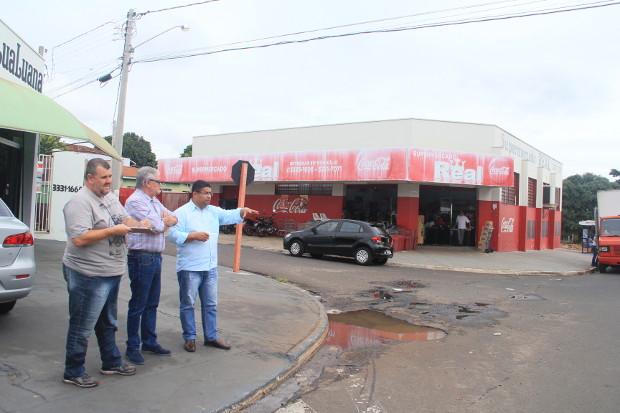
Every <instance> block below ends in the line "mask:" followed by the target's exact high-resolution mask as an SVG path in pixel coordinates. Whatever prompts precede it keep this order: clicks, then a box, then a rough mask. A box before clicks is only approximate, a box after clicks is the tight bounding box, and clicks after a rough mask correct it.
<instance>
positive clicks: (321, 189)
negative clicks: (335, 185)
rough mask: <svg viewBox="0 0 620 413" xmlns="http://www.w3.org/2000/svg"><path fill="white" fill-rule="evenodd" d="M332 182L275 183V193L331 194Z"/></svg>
mask: <svg viewBox="0 0 620 413" xmlns="http://www.w3.org/2000/svg"><path fill="white" fill-rule="evenodd" d="M331 194H332V184H329V183H320V182H317V183H310V182H298V183H285V184H276V195H331Z"/></svg>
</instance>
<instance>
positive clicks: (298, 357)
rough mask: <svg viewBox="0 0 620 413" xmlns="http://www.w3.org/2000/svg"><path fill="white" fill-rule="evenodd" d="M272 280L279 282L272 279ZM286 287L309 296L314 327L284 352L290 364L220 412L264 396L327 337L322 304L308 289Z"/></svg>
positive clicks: (238, 408) (229, 412)
mask: <svg viewBox="0 0 620 413" xmlns="http://www.w3.org/2000/svg"><path fill="white" fill-rule="evenodd" d="M273 282H279V281H276V280H273ZM286 285H287V286H288V287H290V288H292V289H295V290H297V291H299V292H301V293H302V294H304V295H307V296H309V297H310V299H311V301H310V302H312V303H313V304H314V305H315V312H316V313H317V314H318V318H317V320H316V323H315V324H314V328H313V329H312V330H311V331H310V333H309V334H308V335H307V336H306V337H305V338H304V339H303V340H301V341H300V342H299V343H297V344H296V345H294V346H293V347H291V348H290V349H289V350H288V351H287V352H286V357H287V358H288V360H289V361H290V362H291V365H290V366H289V367H287V368H284V369H282V371H280V372H279V373H278V374H277V375H276V377H274V378H273V379H271V380H270V381H268V382H267V383H265V384H264V385H263V386H260V387H259V388H257V389H255V390H253V391H252V392H250V394H248V395H247V396H246V397H244V398H243V399H241V400H239V401H237V402H235V403H234V404H232V405H230V406H228V407H225V408H222V409H220V410H218V412H222V413H236V412H240V411H241V410H242V409H244V408H246V407H248V406H249V405H252V404H254V403H255V402H256V401H258V400H260V399H261V398H262V397H264V396H265V395H266V394H267V393H268V392H269V391H271V390H273V389H274V388H276V387H278V386H279V385H280V384H281V383H282V382H283V381H285V380H286V379H288V378H289V377H290V376H292V375H293V374H294V373H295V372H296V371H297V370H298V369H299V368H300V367H301V366H302V365H303V364H304V363H305V362H306V361H308V360H309V359H310V358H311V357H312V356H313V355H314V353H315V352H316V351H317V350H318V349H319V348H320V347H321V345H322V344H323V341H325V338H326V337H327V333H328V332H329V328H328V327H329V323H328V318H327V312H326V310H325V307H324V306H323V304H322V303H321V302H320V301H319V300H318V299H317V298H315V297H313V296H312V295H311V294H310V293H309V292H308V291H306V290H304V289H303V288H300V287H296V286H294V285H291V284H286Z"/></svg>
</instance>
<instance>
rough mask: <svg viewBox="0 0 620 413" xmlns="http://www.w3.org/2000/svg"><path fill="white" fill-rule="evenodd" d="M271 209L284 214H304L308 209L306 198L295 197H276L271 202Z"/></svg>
mask: <svg viewBox="0 0 620 413" xmlns="http://www.w3.org/2000/svg"><path fill="white" fill-rule="evenodd" d="M273 211H274V212H276V213H277V212H282V213H285V214H304V213H306V212H307V211H308V200H307V199H305V198H295V199H294V200H292V201H289V200H288V199H283V198H278V199H276V201H275V202H274V203H273Z"/></svg>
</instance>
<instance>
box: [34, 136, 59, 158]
mask: <svg viewBox="0 0 620 413" xmlns="http://www.w3.org/2000/svg"><path fill="white" fill-rule="evenodd" d="M55 149H59V150H63V149H65V144H64V143H62V142H60V137H58V136H50V135H43V134H41V135H40V137H39V153H40V154H43V155H51V154H52V152H54V150H55Z"/></svg>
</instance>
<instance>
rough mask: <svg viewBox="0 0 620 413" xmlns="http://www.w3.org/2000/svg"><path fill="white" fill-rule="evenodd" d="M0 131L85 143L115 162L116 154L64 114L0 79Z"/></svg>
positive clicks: (31, 92)
mask: <svg viewBox="0 0 620 413" xmlns="http://www.w3.org/2000/svg"><path fill="white" fill-rule="evenodd" d="M0 128H4V129H13V130H20V131H24V132H34V133H43V134H46V135H52V136H60V137H63V138H71V139H78V140H83V141H89V142H91V143H92V144H93V145H95V146H96V147H97V148H99V149H101V150H102V151H104V152H105V153H107V154H108V155H110V156H111V157H113V158H116V159H118V160H122V159H121V157H120V155H119V154H118V152H116V150H115V149H114V148H113V147H112V145H110V144H109V143H108V141H106V140H105V139H103V137H101V136H100V135H99V134H98V133H97V132H95V131H94V130H92V129H91V128H89V127H88V126H86V125H84V124H83V123H82V122H80V121H79V120H78V119H77V118H76V117H75V116H73V115H72V114H71V112H69V111H68V110H66V109H65V108H63V107H62V106H60V105H59V104H58V103H56V102H54V101H53V100H52V99H50V98H48V97H47V96H45V95H43V94H42V93H39V92H37V91H35V90H33V89H31V88H29V87H27V86H22V85H19V84H17V83H13V82H10V81H8V80H6V79H3V78H0Z"/></svg>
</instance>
